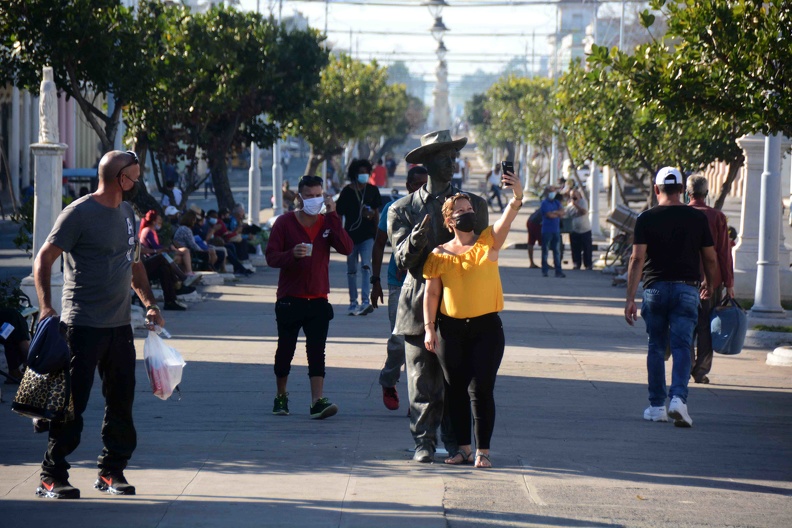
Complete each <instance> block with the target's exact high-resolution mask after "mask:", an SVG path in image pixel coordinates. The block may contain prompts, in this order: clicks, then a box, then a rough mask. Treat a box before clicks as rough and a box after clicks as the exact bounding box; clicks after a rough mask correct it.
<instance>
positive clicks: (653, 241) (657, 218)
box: [624, 167, 718, 427]
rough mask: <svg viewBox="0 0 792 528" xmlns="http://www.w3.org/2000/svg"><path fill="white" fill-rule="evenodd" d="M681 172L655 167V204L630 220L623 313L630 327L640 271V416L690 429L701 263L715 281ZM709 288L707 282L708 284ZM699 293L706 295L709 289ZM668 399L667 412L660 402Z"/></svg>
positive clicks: (704, 233)
mask: <svg viewBox="0 0 792 528" xmlns="http://www.w3.org/2000/svg"><path fill="white" fill-rule="evenodd" d="M683 183H684V182H683V180H682V174H681V173H680V172H679V171H678V170H677V169H675V168H673V167H664V168H662V169H660V171H659V172H658V173H657V177H656V178H655V185H654V192H655V194H656V195H657V202H658V204H657V206H655V207H653V208H651V209H649V210H648V211H644V212H643V213H641V215H640V216H639V217H638V220H637V221H636V224H635V245H634V246H633V253H632V257H630V267H629V271H628V275H627V302H626V303H625V306H624V317H625V319H626V320H627V323H628V324H629V325H630V326H632V325H633V324H634V323H635V321H637V320H638V308H637V307H636V305H635V293H636V291H637V289H638V282H639V281H640V280H641V273H642V272H643V279H644V292H643V303H642V305H641V316H642V317H643V318H644V321H646V333H647V334H649V354H648V356H647V358H646V369H647V371H648V374H649V407H648V408H647V409H646V410H645V411H644V420H650V421H653V422H667V421H668V417H669V416H670V417H671V418H673V419H674V425H676V426H678V427H691V426H692V425H693V420H692V419H691V418H690V415H689V414H688V411H687V396H688V379H689V377H690V346H691V343H692V340H693V330H694V328H695V327H696V323H697V321H698V307H699V287H700V286H701V284H700V277H701V275H700V265H701V263H702V262H703V264H704V274H705V276H706V278H707V285H712V284H717V281H716V276H717V273H718V272H717V257H716V254H715V249H714V248H713V243H712V235H711V234H710V230H709V224H708V223H707V217H706V216H705V215H704V213H702V212H701V211H698V210H696V209H693V208H692V207H685V204H684V203H683V202H682V200H681V199H680V198H681V194H682V190H683ZM708 287H709V286H708ZM701 297H703V298H709V297H710V292H709V290H708V289H704V290H702V291H701ZM669 344H670V348H671V354H672V355H673V357H674V367H673V371H672V374H671V390H670V391H666V382H665V351H666V347H667V346H668V345H669ZM669 396H670V397H671V403H670V404H669V406H668V411H666V407H665V402H666V398H667V397H669Z"/></svg>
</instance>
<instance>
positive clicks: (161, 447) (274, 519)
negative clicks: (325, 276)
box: [0, 211, 792, 528]
mask: <svg viewBox="0 0 792 528" xmlns="http://www.w3.org/2000/svg"><path fill="white" fill-rule="evenodd" d="M525 214H526V211H523V213H521V217H520V218H519V219H518V220H517V222H516V232H515V233H514V237H516V238H518V239H520V240H521V239H522V237H524V227H523V226H524V225H525V219H524V218H523V216H525ZM501 273H502V277H503V285H504V290H505V296H506V306H505V310H504V312H503V320H504V327H505V330H506V336H507V349H506V354H505V357H504V361H503V365H502V367H501V371H500V375H499V378H498V384H497V390H496V400H497V406H498V419H497V423H496V429H495V434H494V438H493V450H492V453H493V463H494V464H495V466H496V469H493V470H490V471H484V470H475V469H473V468H471V467H469V466H467V467H462V468H459V467H448V466H445V465H443V464H442V463H441V459H440V458H439V457H438V459H437V462H436V463H435V464H432V465H424V464H418V463H415V462H412V460H411V457H410V453H409V452H408V451H407V448H409V447H410V446H411V437H410V434H409V431H408V421H407V418H406V417H405V413H406V409H405V408H404V406H403V407H402V409H400V410H398V411H394V412H391V411H388V410H386V409H385V407H384V406H383V404H382V398H381V390H380V387H379V385H378V383H377V376H378V370H379V369H380V368H381V367H382V364H383V362H384V357H385V340H386V337H387V328H388V321H387V313H386V310H384V309H379V310H377V311H375V312H374V313H373V314H371V315H369V316H367V317H366V318H365V319H362V318H360V317H349V316H346V315H344V314H345V310H344V309H343V308H344V306H345V305H346V300H347V294H346V287H345V284H346V278H345V268H344V263H343V261H342V259H341V258H340V257H339V256H335V257H334V259H333V262H332V267H331V284H332V285H333V286H334V289H333V291H332V293H331V301H332V302H333V303H334V305H335V306H336V308H337V309H336V312H337V316H336V318H335V319H334V320H333V322H332V323H331V331H330V340H329V343H328V349H327V363H328V373H327V380H326V393H327V395H328V396H329V397H330V398H331V399H332V400H333V401H335V402H337V403H338V404H339V406H340V409H341V411H340V413H339V414H338V415H337V416H335V417H333V418H331V419H328V420H325V421H312V420H310V419H309V418H308V405H309V394H310V393H309V387H308V379H307V375H306V371H307V368H306V361H305V356H304V354H303V353H301V351H300V352H298V354H297V357H296V358H295V362H294V369H293V375H292V379H291V383H290V386H289V391H290V393H291V396H290V397H291V410H292V415H291V416H288V417H280V416H273V415H271V414H270V410H271V405H272V399H273V397H274V394H275V379H274V375H273V372H272V362H273V356H274V348H275V342H276V336H275V321H274V314H273V302H274V295H275V284H276V281H277V271H276V270H271V269H269V270H262V271H260V272H258V273H257V274H256V275H255V276H254V277H252V278H251V279H246V280H244V281H242V282H240V283H238V284H236V285H224V286H212V287H204V288H203V291H204V293H205V294H206V296H207V297H208V298H209V300H208V302H204V303H201V304H198V305H193V306H191V309H190V311H188V312H185V313H177V314H173V313H168V314H167V315H168V328H169V329H170V331H171V332H172V333H173V336H174V338H173V340H172V344H173V345H174V346H175V347H176V348H178V349H179V350H180V351H181V352H182V354H183V355H184V357H185V359H186V360H187V362H188V365H187V367H186V370H185V377H184V381H183V384H182V390H183V395H182V398H181V400H179V401H176V400H173V401H167V402H163V401H160V400H158V399H156V398H155V397H154V396H153V395H151V394H150V392H149V390H148V383H147V380H146V375H145V373H144V370H143V366H142V361H141V362H139V364H138V372H137V376H138V378H137V379H138V393H137V395H136V405H135V419H136V424H137V428H138V435H139V445H138V449H137V451H136V453H135V456H134V458H133V460H132V463H131V466H130V467H129V469H128V471H127V476H128V478H129V479H130V481H131V482H132V483H133V484H135V485H136V486H137V489H138V495H137V496H135V497H111V496H108V495H103V494H100V493H99V492H97V491H95V490H93V489H92V483H93V481H94V479H95V457H96V456H97V455H98V454H99V451H100V449H101V440H100V437H99V428H100V422H101V415H102V411H103V405H102V398H101V393H100V391H99V388H98V384H97V385H96V386H95V388H94V394H93V395H92V400H91V402H90V403H89V408H88V411H87V413H86V415H85V421H86V427H85V432H84V434H83V441H82V445H81V446H80V447H79V449H78V450H77V451H76V452H75V453H74V454H73V456H72V457H71V458H70V460H71V462H72V463H73V465H74V467H73V469H72V475H71V482H72V483H73V484H74V485H76V486H77V487H79V488H81V490H82V496H83V498H82V499H81V500H79V501H45V500H43V499H37V498H36V497H35V496H34V490H35V488H36V486H37V478H38V463H39V462H40V460H41V457H42V454H43V451H44V449H45V445H46V438H45V437H43V436H37V435H34V434H33V433H32V430H31V429H32V428H31V426H30V422H29V421H28V420H26V419H23V418H21V417H19V416H17V415H15V414H13V413H11V412H10V410H9V403H8V401H6V403H4V404H1V405H0V526H2V527H4V528H12V527H23V528H28V527H30V526H40V525H46V526H59V527H66V526H74V527H83V528H88V527H94V526H95V527H105V526H121V527H160V528H165V527H204V526H206V527H213V526H234V527H247V526H250V527H260V526H284V527H291V526H296V527H325V526H327V527H339V526H343V527H352V526H356V527H391V526H392V527H404V526H414V527H452V528H461V527H479V526H492V527H496V526H518V527H522V526H674V527H676V526H711V527H715V526H718V527H720V526H766V527H779V526H790V525H792V499H790V497H792V378H791V377H790V375H791V374H792V370H789V369H786V370H785V369H783V368H778V367H769V366H767V365H765V362H764V360H765V353H766V352H767V351H766V350H746V351H745V352H743V354H741V355H739V356H735V357H726V356H718V357H716V358H715V364H714V369H713V372H712V374H711V376H710V377H711V379H712V384H711V385H708V386H701V385H695V386H692V388H691V395H690V398H689V405H690V412H691V415H692V417H693V419H694V420H695V426H694V427H693V428H692V429H677V428H674V427H673V426H672V425H671V424H661V423H647V422H644V421H643V420H642V419H641V414H642V411H643V409H644V407H645V406H646V405H647V400H646V386H645V379H646V374H645V353H644V349H645V342H646V337H645V333H644V330H643V328H642V323H640V322H639V325H638V327H636V328H630V327H629V326H627V324H626V323H625V322H624V320H623V318H622V315H621V313H622V306H623V300H622V298H623V295H624V289H618V288H613V287H611V286H610V285H609V284H610V279H609V277H606V276H603V275H601V274H599V273H597V272H582V271H572V270H570V271H569V272H568V273H567V275H568V278H566V279H553V278H542V277H541V275H540V273H539V270H535V269H534V270H529V269H526V268H525V256H524V252H523V251H516V250H505V251H503V253H502V254H501ZM142 337H143V336H142V335H141V339H139V340H137V341H136V344H137V347H138V357H139V358H140V359H142V355H143V340H142ZM300 348H302V345H300ZM97 381H98V380H97ZM4 388H5V389H6V390H5V391H4V392H5V398H6V400H9V399H10V397H11V395H10V394H9V392H8V386H6V387H4ZM399 389H400V392H401V394H402V396H406V389H405V383H404V381H402V382H401V383H400V384H399Z"/></svg>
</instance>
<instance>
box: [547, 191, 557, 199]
mask: <svg viewBox="0 0 792 528" xmlns="http://www.w3.org/2000/svg"><path fill="white" fill-rule="evenodd" d="M547 197H548V198H550V199H551V200H552V199H554V198H555V197H556V193H555V191H554V192H549V193H547Z"/></svg>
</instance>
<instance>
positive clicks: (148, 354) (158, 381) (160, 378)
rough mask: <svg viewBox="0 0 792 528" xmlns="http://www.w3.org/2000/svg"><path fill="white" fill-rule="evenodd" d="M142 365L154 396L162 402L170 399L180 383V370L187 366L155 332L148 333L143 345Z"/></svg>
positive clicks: (173, 349)
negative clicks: (144, 367)
mask: <svg viewBox="0 0 792 528" xmlns="http://www.w3.org/2000/svg"><path fill="white" fill-rule="evenodd" d="M143 363H144V364H145V366H146V374H147V375H148V379H149V382H150V383H151V390H152V392H154V396H156V397H157V398H160V399H163V400H167V399H168V398H170V396H171V394H173V391H174V390H175V389H176V387H178V385H179V383H181V379H182V370H183V369H184V365H186V364H187V363H185V362H184V359H182V357H181V354H179V352H178V351H177V350H176V349H175V348H172V347H169V346H168V345H166V344H165V341H163V340H162V338H161V337H160V336H158V335H157V333H156V332H153V331H149V335H148V337H147V338H146V342H145V343H144V345H143Z"/></svg>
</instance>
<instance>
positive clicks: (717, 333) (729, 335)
mask: <svg viewBox="0 0 792 528" xmlns="http://www.w3.org/2000/svg"><path fill="white" fill-rule="evenodd" d="M710 332H711V333H712V350H714V351H715V352H717V353H718V354H725V355H735V354H739V353H740V352H742V348H743V344H745V334H746V333H747V332H748V315H747V314H746V313H745V310H743V309H742V307H741V306H740V305H739V304H737V301H735V300H734V299H732V298H727V299H724V301H723V302H722V303H721V304H720V305H719V306H716V307H715V308H714V309H713V310H712V313H711V314H710Z"/></svg>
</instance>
